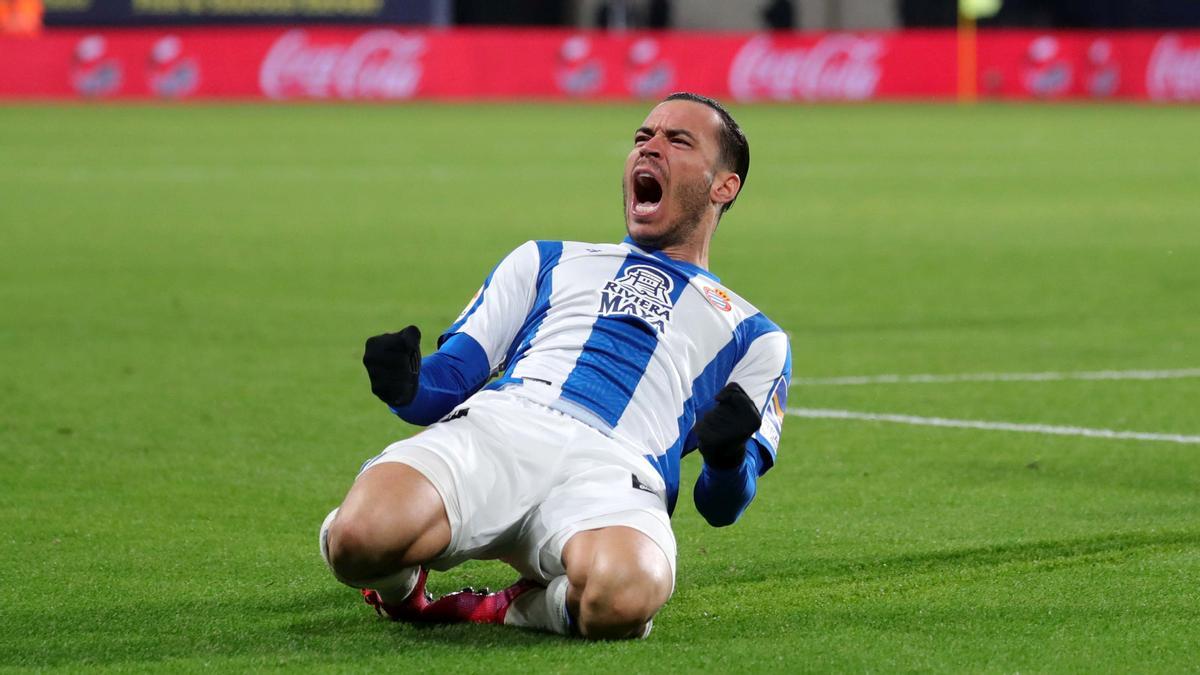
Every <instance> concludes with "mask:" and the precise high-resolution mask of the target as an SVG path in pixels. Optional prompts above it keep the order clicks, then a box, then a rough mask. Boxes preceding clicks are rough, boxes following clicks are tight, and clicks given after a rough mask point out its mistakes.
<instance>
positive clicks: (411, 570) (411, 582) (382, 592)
mask: <svg viewBox="0 0 1200 675" xmlns="http://www.w3.org/2000/svg"><path fill="white" fill-rule="evenodd" d="M337 512H338V510H337V509H334V510H332V511H330V512H329V515H327V516H325V522H323V523H321V534H320V537H319V540H318V543H319V544H320V546H321V559H322V560H324V561H325V565H326V566H327V567H328V568H329V571H330V572H332V573H333V576H334V578H336V579H337V580H338V581H340V582H342V583H343V584H346V585H347V586H350V587H352V588H371V589H374V590H375V591H376V592H378V593H379V597H380V599H382V600H383V601H384V602H386V603H388V604H399V603H400V602H403V601H404V600H405V599H406V598H407V597H408V596H409V595H412V592H413V589H414V588H416V586H417V578H418V577H419V576H420V574H421V568H420V567H419V566H417V565H413V566H412V567H403V568H401V569H399V570H398V571H396V572H394V573H392V574H389V575H387V576H385V577H381V578H379V579H373V580H370V581H352V580H349V579H344V578H342V577H341V576H339V575H338V573H337V570H335V569H333V565H332V564H330V562H329V525H330V524H331V523H333V519H334V518H336V517H337ZM564 597H565V596H564Z"/></svg>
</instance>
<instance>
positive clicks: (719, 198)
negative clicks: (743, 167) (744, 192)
mask: <svg viewBox="0 0 1200 675" xmlns="http://www.w3.org/2000/svg"><path fill="white" fill-rule="evenodd" d="M741 189H742V179H741V178H738V175H737V174H736V173H734V172H732V171H719V172H717V175H716V176H715V177H714V178H713V182H712V188H711V189H710V190H709V195H708V196H709V198H710V199H712V200H713V201H714V202H716V203H718V204H728V203H729V202H731V201H733V198H734V197H737V195H738V192H739V191H740V190H741Z"/></svg>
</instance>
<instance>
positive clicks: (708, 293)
mask: <svg viewBox="0 0 1200 675" xmlns="http://www.w3.org/2000/svg"><path fill="white" fill-rule="evenodd" d="M704 297H705V299H707V300H708V304H710V305H712V306H713V307H716V308H717V309H719V310H721V311H722V312H728V311H729V310H731V309H733V303H732V302H731V301H730V300H729V294H728V293H726V292H725V291H723V290H721V289H719V288H709V287H708V286H705V287H704Z"/></svg>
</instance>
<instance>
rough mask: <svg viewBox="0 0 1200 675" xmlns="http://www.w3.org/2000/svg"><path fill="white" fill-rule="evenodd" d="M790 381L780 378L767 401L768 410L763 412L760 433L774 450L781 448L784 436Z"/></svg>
mask: <svg viewBox="0 0 1200 675" xmlns="http://www.w3.org/2000/svg"><path fill="white" fill-rule="evenodd" d="M787 395H788V381H787V378H786V377H780V378H779V379H778V380H776V381H775V389H774V390H773V391H772V392H771V398H770V399H769V400H768V401H767V409H766V410H764V411H763V421H762V427H761V428H759V433H761V434H762V435H763V438H765V439H767V442H769V443H770V444H771V447H772V448H774V449H778V448H779V437H780V436H781V435H782V434H783V418H784V416H785V415H786V414H787Z"/></svg>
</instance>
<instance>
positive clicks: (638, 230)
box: [625, 215, 670, 248]
mask: <svg viewBox="0 0 1200 675" xmlns="http://www.w3.org/2000/svg"><path fill="white" fill-rule="evenodd" d="M666 222H667V221H666V220H665V219H661V218H654V219H649V220H648V219H646V218H645V217H642V218H634V217H633V215H629V216H628V217H626V220H625V229H627V230H628V231H629V238H630V239H632V240H633V241H634V242H635V243H637V244H638V245H639V246H643V247H650V248H661V244H662V243H663V242H664V241H666V240H667V239H668V238H669V234H670V232H669V231H668V230H669V229H670V228H668V227H667V225H666Z"/></svg>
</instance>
